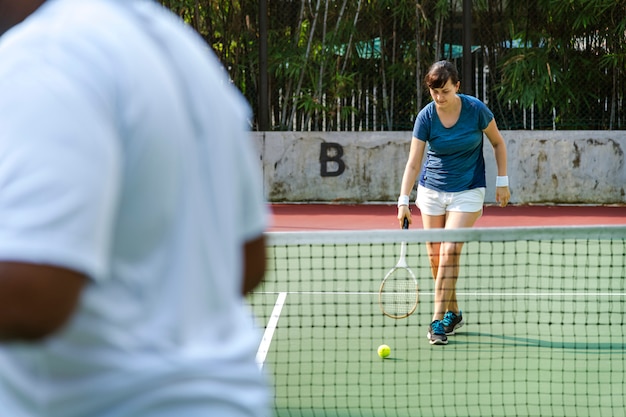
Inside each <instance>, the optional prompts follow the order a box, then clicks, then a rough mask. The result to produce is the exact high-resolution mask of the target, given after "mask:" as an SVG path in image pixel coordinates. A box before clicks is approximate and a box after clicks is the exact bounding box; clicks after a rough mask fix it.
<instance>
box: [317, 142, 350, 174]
mask: <svg viewBox="0 0 626 417" xmlns="http://www.w3.org/2000/svg"><path fill="white" fill-rule="evenodd" d="M342 156H343V147H342V146H341V145H340V144H338V143H329V142H324V143H322V147H321V150H320V165H321V167H320V175H321V176H322V177H337V176H339V175H341V174H343V171H345V169H346V164H345V163H344V162H343V160H342V159H341V157H342Z"/></svg>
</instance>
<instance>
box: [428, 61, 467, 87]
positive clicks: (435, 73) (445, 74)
mask: <svg viewBox="0 0 626 417" xmlns="http://www.w3.org/2000/svg"><path fill="white" fill-rule="evenodd" d="M448 80H450V81H452V84H455V85H456V84H457V83H458V82H459V72H458V71H457V70H456V67H455V66H454V64H453V63H452V62H450V61H445V60H444V61H437V62H435V63H434V64H432V65H431V66H430V68H429V69H428V72H427V73H426V77H424V84H426V86H427V87H428V88H441V87H443V86H444V85H446V83H447V82H448Z"/></svg>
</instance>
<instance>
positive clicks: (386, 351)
mask: <svg viewBox="0 0 626 417" xmlns="http://www.w3.org/2000/svg"><path fill="white" fill-rule="evenodd" d="M390 354H391V348H390V347H389V346H387V345H380V346H378V356H380V357H381V358H383V359H384V358H386V357H387V356H389V355H390Z"/></svg>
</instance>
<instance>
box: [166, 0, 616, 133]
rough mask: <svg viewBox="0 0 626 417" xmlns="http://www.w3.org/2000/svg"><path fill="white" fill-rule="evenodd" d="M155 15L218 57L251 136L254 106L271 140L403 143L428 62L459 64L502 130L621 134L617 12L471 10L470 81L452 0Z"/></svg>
mask: <svg viewBox="0 0 626 417" xmlns="http://www.w3.org/2000/svg"><path fill="white" fill-rule="evenodd" d="M262 2H265V4H266V7H267V19H268V20H267V21H268V30H267V32H265V31H262V30H260V26H259V25H260V20H259V10H260V5H261V4H262ZM161 3H162V4H163V5H164V6H166V7H168V8H169V9H171V10H172V11H174V12H175V13H176V14H178V15H179V16H181V17H182V18H183V19H184V20H185V21H186V22H187V23H189V24H190V25H191V26H192V27H193V28H194V29H195V30H197V31H198V32H199V33H200V34H201V35H202V37H203V38H204V39H205V40H206V42H207V43H208V44H209V45H210V46H211V47H212V48H213V49H214V50H215V51H216V53H217V55H218V56H219V58H220V60H221V61H222V63H223V64H224V66H225V67H226V69H227V70H228V72H229V73H230V77H231V79H232V81H233V83H234V84H235V85H236V86H237V87H239V89H240V90H241V91H242V92H243V93H244V95H245V96H246V98H247V99H248V100H249V102H250V104H251V106H252V107H253V109H254V114H255V120H254V125H255V126H256V127H257V129H258V126H259V119H258V118H259V113H260V112H259V108H260V106H265V107H264V109H266V110H268V111H269V124H270V126H269V129H271V130H313V131H319V130H325V131H344V130H360V131H363V130H365V131H367V130H410V129H411V128H412V126H413V120H414V119H415V116H416V114H417V112H418V111H419V110H420V109H421V108H422V107H423V106H424V105H425V104H426V103H427V102H428V101H429V99H430V96H429V94H428V92H427V90H425V89H424V87H423V84H422V78H423V75H424V74H425V72H426V71H427V69H428V67H429V66H430V64H431V63H432V62H434V61H436V60H439V59H450V60H452V61H454V62H455V63H456V64H457V67H458V68H459V71H460V72H461V74H460V75H461V83H462V86H463V88H464V90H465V91H468V90H469V92H470V93H471V94H472V95H475V96H477V97H479V98H480V99H482V100H483V101H485V102H486V103H487V104H488V106H489V107H490V108H491V109H492V110H493V112H494V114H495V115H496V120H497V122H498V125H499V127H500V128H501V129H560V130H563V129H600V130H604V129H626V111H625V110H624V100H625V97H624V96H625V94H626V93H625V92H626V0H523V1H521V0H474V1H472V21H473V24H472V73H471V74H463V73H462V65H461V59H462V58H461V57H462V48H461V45H462V31H463V25H462V3H463V1H462V0H424V1H415V0H413V1H410V0H260V1H259V0H254V1H253V0H161ZM262 37H263V38H265V39H266V40H267V45H268V55H267V65H266V66H265V67H264V68H262V67H261V65H263V64H264V61H263V60H261V59H260V58H261V56H260V55H259V47H260V40H261V39H262ZM262 61H263V62H262ZM262 69H263V70H265V71H266V72H267V74H268V80H269V85H268V91H269V97H268V103H260V102H259V101H260V100H259V98H260V97H261V96H262V95H260V94H259V88H260V86H259V74H260V73H261V70H262ZM261 114H262V113H261Z"/></svg>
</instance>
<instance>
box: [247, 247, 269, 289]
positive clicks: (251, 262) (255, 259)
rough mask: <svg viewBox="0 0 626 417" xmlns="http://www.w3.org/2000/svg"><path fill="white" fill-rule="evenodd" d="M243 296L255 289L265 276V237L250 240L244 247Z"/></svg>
mask: <svg viewBox="0 0 626 417" xmlns="http://www.w3.org/2000/svg"><path fill="white" fill-rule="evenodd" d="M243 258H244V267H243V288H242V291H243V295H246V294H248V293H249V292H250V291H252V290H253V289H255V288H256V287H257V286H258V285H259V284H260V283H261V282H262V281H263V277H264V276H265V267H266V253H265V236H264V235H261V236H260V237H258V238H257V239H253V240H250V241H248V242H246V243H245V245H244V253H243Z"/></svg>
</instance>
